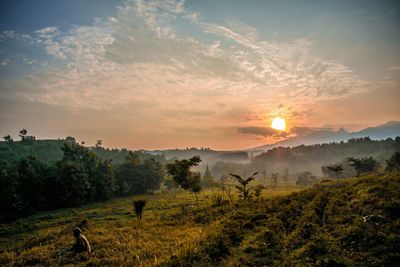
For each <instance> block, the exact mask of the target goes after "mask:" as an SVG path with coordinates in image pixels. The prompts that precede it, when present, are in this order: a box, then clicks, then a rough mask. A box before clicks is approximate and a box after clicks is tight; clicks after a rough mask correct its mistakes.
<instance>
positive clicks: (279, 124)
mask: <svg viewBox="0 0 400 267" xmlns="http://www.w3.org/2000/svg"><path fill="white" fill-rule="evenodd" d="M271 127H272V128H273V129H275V130H279V131H283V130H285V128H286V122H285V120H284V119H282V118H281V117H275V118H274V120H273V121H272V124H271Z"/></svg>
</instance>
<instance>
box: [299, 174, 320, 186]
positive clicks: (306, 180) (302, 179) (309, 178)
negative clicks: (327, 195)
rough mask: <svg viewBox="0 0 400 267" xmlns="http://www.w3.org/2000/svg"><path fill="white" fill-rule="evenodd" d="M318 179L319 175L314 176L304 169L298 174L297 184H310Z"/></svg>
mask: <svg viewBox="0 0 400 267" xmlns="http://www.w3.org/2000/svg"><path fill="white" fill-rule="evenodd" d="M316 179H317V177H316V176H314V175H313V174H312V173H311V172H309V171H304V172H301V173H299V174H297V181H296V185H298V186H308V185H311V184H313V183H314V182H315V180H316Z"/></svg>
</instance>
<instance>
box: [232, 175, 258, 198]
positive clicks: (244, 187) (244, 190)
mask: <svg viewBox="0 0 400 267" xmlns="http://www.w3.org/2000/svg"><path fill="white" fill-rule="evenodd" d="M257 174H258V172H255V173H253V174H252V175H251V176H249V177H247V178H246V177H245V176H243V177H241V176H240V175H237V174H233V173H230V174H229V175H230V176H231V178H233V179H235V180H236V181H237V182H239V184H240V185H236V188H237V190H238V191H239V195H240V197H241V198H243V200H246V199H249V198H250V197H251V190H252V189H253V188H251V187H248V185H249V183H250V182H251V181H253V180H254V179H256V177H255V176H256V175H257Z"/></svg>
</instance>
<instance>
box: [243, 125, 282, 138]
mask: <svg viewBox="0 0 400 267" xmlns="http://www.w3.org/2000/svg"><path fill="white" fill-rule="evenodd" d="M238 132H239V133H242V134H252V135H258V136H263V137H274V138H281V137H286V136H287V133H286V132H282V131H278V130H275V129H272V128H269V127H257V126H248V127H239V128H238Z"/></svg>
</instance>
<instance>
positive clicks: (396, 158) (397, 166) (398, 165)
mask: <svg viewBox="0 0 400 267" xmlns="http://www.w3.org/2000/svg"><path fill="white" fill-rule="evenodd" d="M386 170H387V171H394V170H397V171H400V152H396V153H394V154H393V155H392V156H391V157H390V159H389V160H387V161H386Z"/></svg>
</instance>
